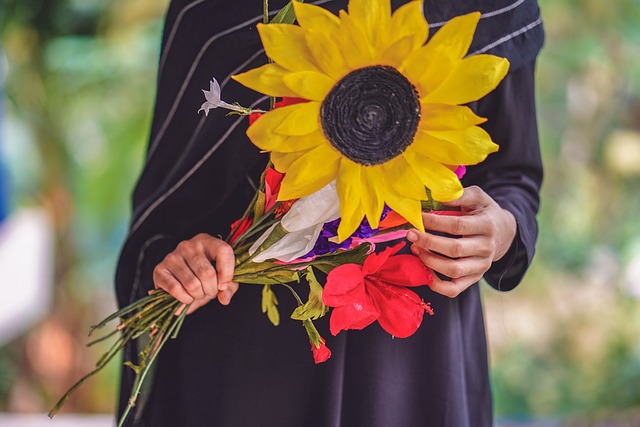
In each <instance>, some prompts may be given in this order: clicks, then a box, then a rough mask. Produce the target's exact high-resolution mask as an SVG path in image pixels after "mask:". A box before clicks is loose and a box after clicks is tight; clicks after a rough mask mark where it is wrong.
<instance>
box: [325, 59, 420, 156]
mask: <svg viewBox="0 0 640 427" xmlns="http://www.w3.org/2000/svg"><path fill="white" fill-rule="evenodd" d="M419 121H420V100H419V99H418V93H417V92H416V89H415V88H414V87H413V85H412V84H411V83H410V82H409V80H407V78H406V77H404V76H403V75H402V74H400V72H399V71H398V70H396V69H395V68H393V67H389V66H384V65H377V66H373V67H365V68H360V69H358V70H355V71H353V72H351V73H349V74H347V75H346V76H345V77H344V78H342V80H340V81H339V82H338V83H336V85H335V86H334V87H333V88H332V89H331V91H330V92H329V94H328V95H327V97H326V98H325V100H324V101H323V103H322V109H321V110H320V122H321V124H322V130H323V131H324V134H325V136H326V137H327V139H328V140H329V142H330V143H331V145H333V146H334V147H335V148H336V149H337V150H338V151H340V152H341V153H342V154H343V155H344V156H345V157H347V158H349V159H351V160H353V161H354V162H356V163H359V164H361V165H379V164H382V163H385V162H387V161H388V160H391V159H393V158H394V157H396V156H397V155H399V154H400V153H402V152H403V151H404V150H405V149H406V148H407V147H408V146H409V145H410V144H411V142H412V141H413V137H414V135H415V133H416V131H417V129H418V122H419Z"/></svg>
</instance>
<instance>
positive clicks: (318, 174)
mask: <svg viewBox="0 0 640 427" xmlns="http://www.w3.org/2000/svg"><path fill="white" fill-rule="evenodd" d="M339 164H340V156H339V155H338V154H337V153H336V152H335V151H334V150H332V149H331V148H330V147H328V146H327V145H326V144H322V145H319V146H317V147H316V148H314V149H312V150H310V151H308V152H307V153H305V154H304V155H303V156H301V157H300V158H298V159H297V160H296V161H294V162H293V163H292V164H291V165H290V166H289V168H287V172H286V174H285V176H284V179H283V180H282V185H281V187H280V193H279V194H278V200H291V199H297V198H300V197H305V196H308V195H309V194H312V193H315V192H316V191H318V190H320V189H321V188H322V187H324V186H325V185H327V184H329V183H330V182H331V181H333V180H334V179H336V176H337V175H338V165H339Z"/></svg>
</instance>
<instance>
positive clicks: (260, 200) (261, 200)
mask: <svg viewBox="0 0 640 427" xmlns="http://www.w3.org/2000/svg"><path fill="white" fill-rule="evenodd" d="M266 200H267V199H266V196H265V194H264V191H258V194H257V199H256V204H255V205H254V206H253V218H254V221H256V220H258V219H259V218H262V215H264V204H265V202H266Z"/></svg>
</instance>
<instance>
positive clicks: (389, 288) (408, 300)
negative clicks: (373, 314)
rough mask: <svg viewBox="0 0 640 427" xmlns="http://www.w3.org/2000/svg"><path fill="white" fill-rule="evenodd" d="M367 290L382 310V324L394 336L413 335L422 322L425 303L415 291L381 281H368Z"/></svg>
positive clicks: (380, 319)
mask: <svg viewBox="0 0 640 427" xmlns="http://www.w3.org/2000/svg"><path fill="white" fill-rule="evenodd" d="M367 291H368V292H369V294H370V295H371V298H372V299H373V300H374V301H375V302H376V305H377V306H378V308H379V310H380V317H379V318H378V322H380V326H382V328H383V329H384V330H385V331H387V332H389V333H390V334H391V335H393V336H394V337H398V338H406V337H408V336H411V335H413V333H414V332H415V331H417V330H418V327H419V326H420V324H421V323H422V318H423V316H424V310H425V303H424V302H423V301H422V300H421V299H420V297H419V296H418V295H417V294H416V293H415V292H413V291H411V290H409V289H407V288H403V287H398V286H393V285H390V284H388V283H385V282H381V281H375V282H373V281H367Z"/></svg>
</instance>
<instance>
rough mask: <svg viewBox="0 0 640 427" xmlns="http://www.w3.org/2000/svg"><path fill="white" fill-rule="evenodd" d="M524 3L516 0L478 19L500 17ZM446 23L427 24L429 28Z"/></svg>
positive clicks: (523, 0)
mask: <svg viewBox="0 0 640 427" xmlns="http://www.w3.org/2000/svg"><path fill="white" fill-rule="evenodd" d="M525 1H526V0H517V1H515V2H513V3H511V4H510V5H509V6H505V7H503V8H500V9H496V10H493V11H491V12H486V13H483V14H482V15H480V19H484V18H493V17H494V16H498V15H502V14H503V13H506V12H509V11H510V10H513V9H515V8H516V7H518V6H520V5H521V4H522V3H524V2H525ZM447 22H449V21H442V22H436V23H435V24H429V28H437V27H442V26H443V25H444V24H446V23H447Z"/></svg>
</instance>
